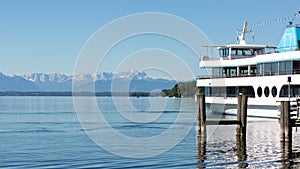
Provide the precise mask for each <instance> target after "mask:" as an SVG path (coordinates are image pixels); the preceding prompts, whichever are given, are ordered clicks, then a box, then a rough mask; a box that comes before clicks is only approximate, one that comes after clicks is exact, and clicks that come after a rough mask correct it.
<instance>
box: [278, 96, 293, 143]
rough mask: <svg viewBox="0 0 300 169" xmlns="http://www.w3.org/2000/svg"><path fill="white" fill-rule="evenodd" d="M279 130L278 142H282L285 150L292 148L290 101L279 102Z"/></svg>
mask: <svg viewBox="0 0 300 169" xmlns="http://www.w3.org/2000/svg"><path fill="white" fill-rule="evenodd" d="M280 112H281V114H280V128H281V136H280V141H281V142H284V147H285V148H286V149H291V147H292V125H291V118H290V101H281V102H280Z"/></svg>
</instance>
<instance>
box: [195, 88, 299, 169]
mask: <svg viewBox="0 0 300 169" xmlns="http://www.w3.org/2000/svg"><path fill="white" fill-rule="evenodd" d="M196 102H197V109H196V111H197V112H196V113H197V114H196V135H197V143H196V149H197V154H196V160H197V161H198V162H200V163H199V168H203V166H202V165H203V164H204V165H205V163H204V161H205V160H206V147H207V143H206V141H207V138H206V137H207V133H206V127H207V126H208V125H236V156H237V159H238V162H239V163H238V166H239V167H240V168H245V167H247V166H248V163H247V148H246V135H247V102H248V97H247V96H246V95H244V94H239V96H238V103H237V117H236V119H230V120H229V119H228V120H227V119H220V120H211V119H207V118H206V106H205V94H197V95H196ZM279 112H280V118H279V121H278V122H279V124H280V152H281V158H282V159H284V160H282V166H285V167H288V166H290V165H292V162H291V161H289V160H287V159H292V158H293V156H295V155H297V156H298V154H297V153H293V151H292V143H293V139H292V135H293V127H296V131H297V127H300V99H299V98H298V99H289V100H283V101H280V106H279Z"/></svg>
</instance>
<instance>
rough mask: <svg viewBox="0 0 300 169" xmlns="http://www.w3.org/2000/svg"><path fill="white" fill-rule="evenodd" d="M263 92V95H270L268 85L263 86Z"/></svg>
mask: <svg viewBox="0 0 300 169" xmlns="http://www.w3.org/2000/svg"><path fill="white" fill-rule="evenodd" d="M264 93H265V96H266V97H269V95H270V89H269V87H268V86H267V87H265V90H264Z"/></svg>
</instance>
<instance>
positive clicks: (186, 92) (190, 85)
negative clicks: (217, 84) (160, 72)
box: [161, 81, 204, 97]
mask: <svg viewBox="0 0 300 169" xmlns="http://www.w3.org/2000/svg"><path fill="white" fill-rule="evenodd" d="M197 92H199V93H203V92H204V89H203V88H200V87H197V86H196V81H189V82H179V83H177V84H175V86H174V87H173V88H172V89H163V90H162V91H161V96H168V97H192V96H194V95H195V94H196V93H197Z"/></svg>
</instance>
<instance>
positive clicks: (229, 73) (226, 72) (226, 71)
mask: <svg viewBox="0 0 300 169" xmlns="http://www.w3.org/2000/svg"><path fill="white" fill-rule="evenodd" d="M223 76H224V77H233V76H236V68H235V67H224V68H223Z"/></svg>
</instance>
